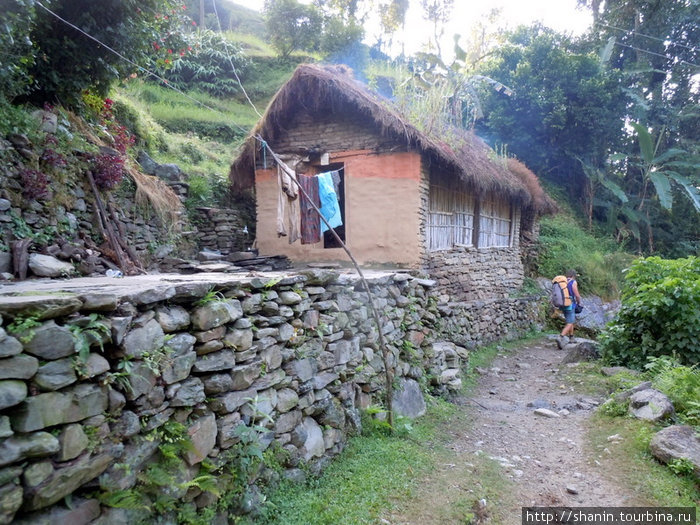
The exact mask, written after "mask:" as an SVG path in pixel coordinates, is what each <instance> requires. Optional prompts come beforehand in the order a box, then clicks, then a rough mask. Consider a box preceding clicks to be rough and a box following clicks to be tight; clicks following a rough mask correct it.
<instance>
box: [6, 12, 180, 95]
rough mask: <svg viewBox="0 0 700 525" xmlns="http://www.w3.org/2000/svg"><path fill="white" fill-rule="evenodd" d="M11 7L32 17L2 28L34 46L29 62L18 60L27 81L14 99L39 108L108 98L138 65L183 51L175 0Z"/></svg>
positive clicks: (161, 60) (14, 20)
mask: <svg viewBox="0 0 700 525" xmlns="http://www.w3.org/2000/svg"><path fill="white" fill-rule="evenodd" d="M10 4H11V5H12V6H14V8H15V10H16V9H22V8H23V7H24V6H25V5H30V6H31V5H33V6H34V9H33V13H34V16H31V12H30V13H29V14H28V15H23V16H20V17H18V18H17V17H16V18H9V20H8V21H7V22H6V23H8V24H10V26H11V30H10V33H12V34H24V35H28V37H27V38H28V39H29V41H30V42H31V45H32V49H31V53H32V57H31V59H27V57H26V56H25V57H24V58H19V59H18V60H19V64H20V65H22V64H24V65H25V66H26V67H25V69H24V75H25V77H26V78H28V79H30V80H31V81H30V82H29V83H28V84H27V85H26V86H24V89H23V90H22V91H21V92H20V93H16V95H17V96H18V97H19V98H21V99H24V100H29V101H31V102H34V103H38V104H41V103H43V102H44V101H50V102H54V101H60V102H62V103H64V104H66V105H69V106H74V105H78V104H79V101H80V95H81V93H82V92H83V91H84V90H85V89H92V90H94V91H95V92H96V93H98V94H100V95H106V93H107V91H108V90H109V87H110V85H111V83H112V82H114V81H115V80H117V79H120V78H124V77H126V76H127V75H129V74H131V73H134V72H136V71H137V70H138V66H153V65H154V64H155V63H156V62H159V63H161V64H168V63H171V62H172V61H173V60H174V58H175V57H176V56H178V54H179V52H180V51H181V50H182V49H183V47H184V42H183V40H182V38H181V32H180V31H181V30H182V29H184V25H185V24H186V20H185V18H184V17H183V15H182V12H183V10H182V7H183V6H182V4H181V3H177V2H174V1H173V0H103V1H100V2H94V1H92V0H53V1H48V2H43V3H42V4H41V5H39V4H34V3H33V2H30V1H28V0H10ZM42 6H46V9H45V8H44V7H42ZM49 10H50V11H49ZM20 24H22V25H20ZM71 24H72V26H75V27H72V26H71ZM76 27H77V28H79V29H76ZM87 35H90V36H87ZM90 37H92V38H90ZM95 39H96V40H98V41H99V42H101V43H103V44H104V45H100V44H99V43H98V42H96V41H95ZM107 47H109V48H111V49H112V50H114V51H116V52H117V53H119V54H121V55H122V57H126V58H127V59H128V61H127V60H124V58H122V57H119V56H118V55H117V54H115V53H114V52H113V51H110V49H107Z"/></svg>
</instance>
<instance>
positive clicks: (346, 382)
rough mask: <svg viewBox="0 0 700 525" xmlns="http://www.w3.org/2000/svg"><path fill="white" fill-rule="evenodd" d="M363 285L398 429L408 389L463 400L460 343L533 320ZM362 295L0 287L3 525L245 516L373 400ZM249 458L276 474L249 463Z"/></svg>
mask: <svg viewBox="0 0 700 525" xmlns="http://www.w3.org/2000/svg"><path fill="white" fill-rule="evenodd" d="M368 280H369V282H370V286H371V289H372V292H373V295H374V297H375V303H376V307H377V309H378V311H379V312H381V326H380V327H379V329H380V330H381V331H382V333H383V334H384V337H385V339H386V341H387V344H388V348H389V350H390V355H389V361H390V364H391V366H392V367H393V368H394V370H395V372H396V379H395V382H394V385H395V387H396V389H397V390H396V392H395V409H396V411H397V412H398V413H400V414H404V415H407V416H410V417H415V416H418V415H420V414H421V413H422V412H423V411H424V410H425V403H424V400H423V395H422V392H424V391H426V390H433V391H436V392H445V391H447V390H450V389H458V388H459V387H460V384H461V380H460V370H461V368H462V366H463V365H464V364H465V362H466V359H467V357H468V354H467V350H466V349H465V345H469V346H473V345H475V344H477V343H480V342H485V341H489V340H493V339H497V338H500V337H504V336H515V335H517V332H518V331H519V330H524V329H526V328H529V327H530V326H531V325H532V323H534V322H536V315H537V314H536V312H537V308H536V306H534V303H528V301H526V300H509V299H504V300H502V301H497V302H494V303H490V304H474V305H471V306H467V305H464V304H461V305H448V304H439V302H438V298H437V296H436V295H435V294H434V293H433V291H434V288H435V285H436V283H435V281H432V280H427V279H422V278H418V277H414V276H411V275H408V274H405V273H399V274H395V273H379V272H375V273H373V274H372V275H369V276H368ZM58 290H60V291H61V293H55V292H56V291H58ZM363 290H364V289H363V288H362V287H361V286H360V283H359V281H358V278H357V277H356V276H354V275H350V274H345V273H338V272H330V271H325V270H309V271H305V272H301V273H295V274H270V275H265V276H264V277H263V276H260V277H243V276H240V275H223V274H218V275H214V274H208V275H199V276H177V275H164V276H138V277H131V278H124V279H107V278H100V279H88V278H84V279H76V280H73V281H67V282H64V283H58V284H57V283H55V282H54V283H53V284H51V283H49V284H47V285H45V287H44V288H41V287H38V288H37V287H36V286H35V287H34V293H33V294H31V295H26V296H23V295H22V294H21V292H22V289H21V288H18V289H16V290H8V289H6V290H4V292H3V293H4V294H5V295H2V294H0V314H1V315H2V326H1V327H0V523H10V522H12V523H70V524H71V525H80V524H83V523H98V524H116V523H138V522H140V521H144V522H146V523H152V522H153V521H149V520H152V518H149V513H150V512H153V511H154V509H161V510H160V512H161V513H163V514H165V518H164V519H170V522H173V523H175V522H177V520H176V514H177V513H179V515H180V516H184V515H190V516H192V515H193V513H197V512H199V513H203V512H209V513H210V514H209V515H211V516H219V518H222V519H224V521H225V518H223V516H224V515H225V512H234V513H244V512H250V511H251V510H254V509H255V507H256V501H259V500H260V494H259V492H258V489H257V486H258V484H260V483H262V482H273V481H274V479H276V477H279V476H280V475H282V476H284V477H287V478H290V479H293V480H299V481H301V480H303V479H304V478H305V477H306V476H307V475H308V473H309V472H311V473H315V472H319V471H320V470H321V469H322V468H323V467H324V465H325V464H327V463H328V461H330V460H331V458H333V457H334V456H336V455H337V454H339V453H340V452H341V451H342V450H343V448H344V446H345V444H346V442H347V439H348V436H350V435H352V434H356V433H358V432H360V430H361V427H362V418H361V414H362V410H363V409H365V408H367V407H368V406H370V405H372V404H381V403H382V400H383V393H382V392H383V388H384V385H385V380H384V374H383V370H384V363H383V359H382V353H381V349H380V347H379V336H378V331H377V326H376V324H375V322H374V320H373V318H372V317H371V315H370V309H369V308H368V296H367V294H366V293H365V292H364V291H363ZM37 294H38V295H37ZM41 294H43V295H41ZM452 340H456V341H459V342H460V343H462V344H455V343H454V342H452ZM183 443H186V444H187V446H181V447H180V449H177V446H178V445H183ZM173 447H175V448H173ZM251 447H252V448H253V449H254V450H257V451H259V452H261V453H262V452H263V451H265V454H266V457H274V458H277V459H276V465H277V467H278V468H271V467H266V466H264V465H263V464H259V463H258V462H256V461H254V459H255V457H256V456H255V455H254V454H252V453H250V452H247V453H246V451H247V450H248V451H250V450H251ZM174 451H177V453H174ZM246 454H248V455H246ZM245 465H248V467H245ZM251 465H252V467H251ZM253 467H254V468H253ZM246 468H248V469H247V470H246ZM237 479H248V480H250V482H251V484H250V485H245V486H240V484H239V485H237V484H236V480H237ZM256 480H257V481H256ZM255 481H256V482H255ZM254 482H255V483H254ZM68 499H70V501H72V504H71V505H70V507H67V506H66V503H65V502H66V501H67V500H68ZM168 505H175V506H177V511H168V510H167V509H169V508H171V507H169V506H168ZM124 507H126V508H124ZM226 508H228V509H229V510H228V511H225V510H224V509H226ZM163 509H165V510H163ZM168 512H170V514H168Z"/></svg>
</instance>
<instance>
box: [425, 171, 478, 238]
mask: <svg viewBox="0 0 700 525" xmlns="http://www.w3.org/2000/svg"><path fill="white" fill-rule="evenodd" d="M474 208H475V205H474V197H473V196H471V195H469V194H468V193H466V192H464V191H460V190H459V189H458V188H457V187H456V185H454V184H449V185H448V184H431V185H430V204H429V213H428V250H430V251H438V250H446V249H449V248H452V247H453V246H455V245H460V246H472V238H473V234H474Z"/></svg>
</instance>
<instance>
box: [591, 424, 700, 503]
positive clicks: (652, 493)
mask: <svg viewBox="0 0 700 525" xmlns="http://www.w3.org/2000/svg"><path fill="white" fill-rule="evenodd" d="M658 430H660V427H655V426H653V425H651V424H649V423H647V422H644V421H640V420H638V419H633V418H629V417H622V418H621V417H615V418H611V417H608V416H605V415H602V414H595V415H594V416H593V417H592V418H591V420H590V425H589V428H588V438H589V440H590V444H591V447H592V450H593V451H594V454H595V456H596V457H600V460H599V461H600V462H601V465H602V468H604V469H606V471H608V472H609V474H610V475H611V476H613V477H614V478H615V479H616V480H618V482H620V483H624V484H626V485H627V486H629V488H630V489H631V491H632V492H633V493H635V494H637V495H638V497H639V501H635V502H634V505H640V506H660V507H693V506H697V505H698V502H699V501H700V485H699V484H698V483H696V482H695V481H693V479H692V478H691V477H690V476H689V475H677V474H674V473H673V472H672V471H671V469H669V468H668V467H667V466H665V465H662V464H661V463H659V462H658V461H657V460H656V459H655V458H654V457H653V456H652V455H651V453H650V452H649V442H650V441H651V438H652V437H653V435H654V433H655V432H656V431H658ZM614 434H619V435H620V436H622V438H623V439H622V441H621V442H619V443H617V444H614V445H611V443H610V442H608V440H607V438H608V436H611V435H614ZM605 448H608V449H611V450H612V454H607V453H604V452H603V450H604V449H605Z"/></svg>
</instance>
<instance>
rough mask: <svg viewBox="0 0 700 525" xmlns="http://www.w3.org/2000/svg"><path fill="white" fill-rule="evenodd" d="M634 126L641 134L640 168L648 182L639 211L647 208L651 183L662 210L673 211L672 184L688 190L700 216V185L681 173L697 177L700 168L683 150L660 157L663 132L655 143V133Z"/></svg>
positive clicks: (671, 151)
mask: <svg viewBox="0 0 700 525" xmlns="http://www.w3.org/2000/svg"><path fill="white" fill-rule="evenodd" d="M630 125H631V126H632V127H633V128H634V130H635V131H636V132H637V139H638V141H639V151H640V154H641V164H640V168H641V170H642V177H643V181H644V185H643V190H642V196H641V201H640V204H639V207H638V209H639V210H641V209H642V208H643V207H644V203H645V201H646V199H647V190H648V188H649V182H651V183H652V184H653V186H654V189H655V190H656V195H657V196H658V197H659V203H660V204H661V206H663V207H664V208H666V209H667V210H670V209H671V207H672V206H673V192H672V182H675V183H676V184H678V185H679V186H680V187H681V188H682V189H683V190H684V192H685V195H686V196H687V197H688V199H690V202H691V203H692V204H693V206H694V207H695V210H696V211H697V212H698V213H700V188H699V186H700V183H699V182H698V181H697V180H693V179H691V178H690V177H688V176H686V175H683V174H681V173H679V171H677V170H682V171H686V170H687V171H689V172H690V173H697V170H698V168H700V164H697V163H694V162H692V161H688V158H690V155H689V153H688V152H687V151H685V150H682V149H679V148H669V149H668V150H666V151H664V152H663V153H659V148H660V146H661V141H662V139H663V135H664V129H663V128H662V129H661V132H660V133H659V136H658V137H657V138H656V140H654V137H653V136H652V134H651V132H650V131H649V130H648V129H647V128H646V127H644V126H643V125H641V124H639V123H638V122H630Z"/></svg>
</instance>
